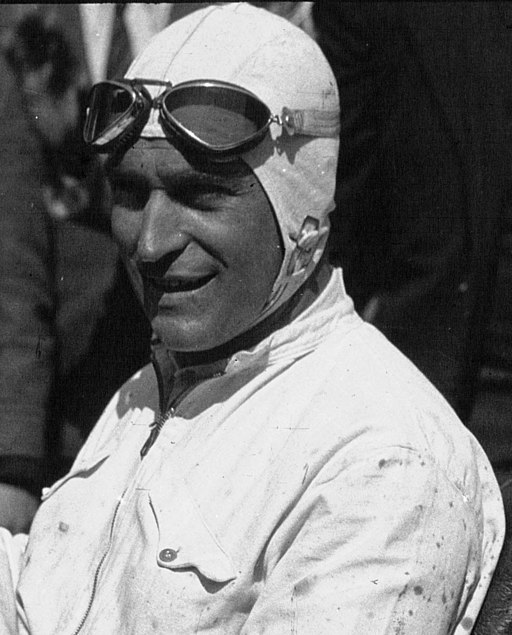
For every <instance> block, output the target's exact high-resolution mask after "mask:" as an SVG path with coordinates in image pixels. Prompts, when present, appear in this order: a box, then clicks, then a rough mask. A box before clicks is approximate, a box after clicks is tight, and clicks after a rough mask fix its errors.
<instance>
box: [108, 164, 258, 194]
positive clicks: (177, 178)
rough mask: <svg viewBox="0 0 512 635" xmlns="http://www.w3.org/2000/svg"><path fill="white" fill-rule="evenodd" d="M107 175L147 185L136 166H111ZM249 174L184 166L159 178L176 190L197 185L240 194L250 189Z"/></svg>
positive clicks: (111, 177) (145, 179)
mask: <svg viewBox="0 0 512 635" xmlns="http://www.w3.org/2000/svg"><path fill="white" fill-rule="evenodd" d="M108 176H109V178H110V179H112V180H113V181H118V182H122V183H128V182H130V183H132V184H140V185H141V186H143V185H145V186H146V187H147V185H148V179H147V177H146V176H145V175H144V174H143V173H141V172H140V170H138V169H136V168H131V167H129V166H127V167H122V166H116V167H112V168H111V169H110V170H109V171H108ZM250 176H251V175H250V174H247V173H245V174H242V173H238V174H237V173H235V174H233V173H231V174H228V173H222V174H216V173H214V172H210V171H208V172H205V171H198V170H195V169H193V168H190V169H189V168H184V169H183V170H180V171H179V172H172V173H171V174H169V175H166V174H165V173H161V174H160V180H161V181H162V183H163V184H164V185H166V186H169V187H172V188H173V189H174V188H175V189H176V190H178V191H179V190H183V189H188V188H191V187H199V188H202V189H206V188H215V189H216V190H218V191H222V192H225V193H227V194H240V193H242V192H245V191H247V190H249V189H250V187H251V183H250V182H249V181H250V179H249V178H248V177H250Z"/></svg>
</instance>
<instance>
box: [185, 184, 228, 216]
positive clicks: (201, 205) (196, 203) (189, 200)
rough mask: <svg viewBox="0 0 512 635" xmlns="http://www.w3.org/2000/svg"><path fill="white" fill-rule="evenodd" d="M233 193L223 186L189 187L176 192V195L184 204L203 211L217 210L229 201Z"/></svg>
mask: <svg viewBox="0 0 512 635" xmlns="http://www.w3.org/2000/svg"><path fill="white" fill-rule="evenodd" d="M231 195H232V194H231V193H230V192H227V191H226V190H225V189H223V188H210V187H208V188H204V187H196V188H187V189H185V190H182V191H179V192H174V197H175V198H177V199H178V200H180V201H181V202H182V203H183V204H185V205H188V206H189V207H193V208H195V209H199V210H203V211H215V210H216V209H219V208H222V207H224V206H225V205H226V203H227V202H228V199H229V198H230V196H231Z"/></svg>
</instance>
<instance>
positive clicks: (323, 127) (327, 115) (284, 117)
mask: <svg viewBox="0 0 512 635" xmlns="http://www.w3.org/2000/svg"><path fill="white" fill-rule="evenodd" d="M281 123H282V126H283V128H284V129H285V130H286V132H287V133H288V134H289V135H296V134H301V135H306V136H309V137H337V136H338V134H339V132H340V118H339V112H338V111H337V110H315V109H310V110H306V109H305V110H293V109H291V108H283V111H282V114H281Z"/></svg>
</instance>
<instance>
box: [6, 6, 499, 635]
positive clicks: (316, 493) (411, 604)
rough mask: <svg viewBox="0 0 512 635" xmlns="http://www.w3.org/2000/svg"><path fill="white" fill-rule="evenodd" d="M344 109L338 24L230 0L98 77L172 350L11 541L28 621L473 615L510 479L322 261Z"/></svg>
mask: <svg viewBox="0 0 512 635" xmlns="http://www.w3.org/2000/svg"><path fill="white" fill-rule="evenodd" d="M338 115H339V113H338V98H337V93H336V87H335V82H334V78H333V76H332V73H331V70H330V68H329V67H328V65H327V63H326V61H325V59H324V58H323V57H322V54H321V53H320V51H319V49H318V48H317V46H316V45H315V44H314V42H313V41H312V40H310V39H309V37H308V36H306V35H305V34H304V33H302V32H301V31H299V30H298V29H296V28H295V27H293V26H291V25H290V24H288V23H287V22H286V21H284V20H282V19H280V18H278V17H276V16H273V15H271V14H269V13H267V12H266V11H264V10H261V9H255V8H253V7H250V6H247V5H240V4H231V3H230V4H227V5H215V6H210V7H208V8H206V9H203V10H199V11H197V12H196V13H194V14H192V15H191V16H189V17H187V18H185V19H183V20H181V21H179V22H177V23H175V24H174V25H172V26H171V27H169V29H167V30H166V31H164V32H162V34H161V35H159V36H157V37H156V38H155V39H154V40H153V41H152V43H151V44H150V46H149V47H148V49H147V50H146V51H145V52H144V53H143V54H142V55H141V56H140V57H139V58H137V60H136V61H135V62H134V64H133V65H132V67H131V69H130V70H129V72H128V75H127V78H125V79H123V80H120V81H116V82H104V83H101V84H99V85H97V86H96V87H95V88H94V90H93V92H92V94H91V100H90V107H89V111H88V116H87V122H86V127H85V137H86V140H87V141H88V143H90V144H91V146H93V147H94V148H96V150H98V151H100V152H102V153H104V154H105V155H106V157H107V167H108V173H109V180H110V185H111V189H112V197H113V217H112V225H113V231H114V235H115V237H116V239H117V241H118V242H119V245H120V247H121V250H122V253H123V254H124V258H125V261H126V265H127V267H128V269H129V272H130V275H131V278H132V281H133V284H134V286H135V288H136V290H137V293H138V295H139V297H140V300H141V302H142V304H143V306H144V309H145V311H146V314H147V316H148V319H149V320H150V322H151V325H152V328H153V342H152V350H153V365H152V366H149V367H147V368H144V369H142V370H141V371H140V372H139V373H138V374H137V375H135V376H134V377H133V378H132V379H131V380H130V381H129V382H128V383H127V384H126V385H124V386H123V387H122V388H121V389H120V391H119V392H118V393H117V394H116V395H115V396H114V398H113V399H112V401H111V403H110V405H109V406H108V408H107V409H106V411H105V412H104V414H103V416H102V417H101V419H100V421H99V422H98V424H97V426H96V427H95V429H94V430H93V432H92V434H91V436H90V437H89V439H88V441H87V443H86V444H85V446H84V448H83V449H82V451H81V452H80V454H79V456H78V458H77V460H76V462H75V464H74V466H73V468H72V470H71V472H70V473H69V474H68V475H67V476H66V477H64V478H63V479H61V480H60V481H58V482H57V483H55V484H54V485H53V486H52V487H51V488H49V489H48V490H47V491H45V492H44V494H43V500H44V503H43V504H42V506H41V508H40V510H39V511H38V514H37V516H36V518H35V520H34V523H33V526H32V530H31V533H30V536H29V538H28V542H27V544H26V545H25V544H24V543H25V540H24V538H23V537H15V538H14V539H12V538H11V537H10V536H9V534H7V533H6V532H5V531H4V533H1V534H0V538H1V539H2V541H3V543H2V544H3V549H2V550H0V574H1V575H2V576H3V580H2V581H1V582H2V589H8V588H9V587H11V588H13V589H14V588H15V589H16V596H14V595H12V596H10V595H9V594H8V593H3V595H2V599H1V602H2V603H3V607H4V608H3V612H2V613H1V616H2V619H3V620H4V624H5V630H6V632H11V633H17V632H20V633H25V634H26V633H34V634H36V633H37V634H55V635H57V634H59V635H60V634H62V633H70V634H71V633H75V634H78V633H81V634H83V635H85V634H86V633H87V634H90V635H92V634H98V633H108V634H110V633H112V634H114V633H116V634H117V633H127V634H128V633H133V634H137V635H140V634H144V633H179V634H182V633H198V632H208V633H218V634H226V633H233V634H234V633H246V634H249V633H250V634H253V633H275V634H276V635H281V634H282V633H287V632H292V633H305V634H310V633H315V632H318V633H322V634H324V633H343V634H360V633H364V634H366V633H369V634H372V635H373V634H376V635H379V634H381V633H382V634H383V633H401V634H402V635H403V634H410V635H418V633H429V635H435V634H445V633H453V632H455V633H458V634H462V633H468V632H470V631H471V629H472V625H473V623H474V619H475V617H476V615H477V613H478V610H479V608H480V606H481V603H482V601H483V598H484V596H485V592H486V589H487V587H488V584H489V581H490V578H491V576H492V572H493V570H494V567H495V564H496V560H497V557H498V555H499V552H500V548H501V542H502V539H503V532H504V524H503V511H502V505H501V499H500V494H499V490H498V487H497V484H496V481H495V479H494V477H493V475H492V472H491V469H490V467H489V463H488V461H487V459H486V457H485V455H484V453H483V452H482V450H481V448H480V447H479V446H478V444H477V442H476V441H475V440H474V438H473V437H472V436H471V435H470V434H469V433H468V432H467V431H466V430H465V429H464V427H463V426H462V424H461V423H460V422H459V421H458V419H457V418H456V416H455V415H454V413H453V411H452V410H451V409H450V408H449V406H448V405H447V404H446V402H445V401H444V400H443V399H442V397H441V396H440V395H439V394H438V393H437V392H436V390H435V389H434V388H433V387H432V386H431V385H430V384H429V383H428V381H427V380H426V379H425V378H424V377H423V376H422V375H421V374H420V373H419V372H418V371H417V370H416V369H415V368H414V367H413V366H412V364H411V363H410V362H409V361H408V360H407V359H405V358H404V357H403V356H402V355H401V354H400V353H399V352H398V351H397V350H396V349H395V348H394V347H393V346H392V345H391V344H390V343H389V342H387V341H386V339H385V338H384V337H383V336H382V335H380V334H379V332H378V331H376V330H375V329H374V328H373V327H371V326H369V325H367V324H365V323H364V322H363V321H362V320H361V319H360V318H359V317H358V316H357V315H356V314H355V312H354V309H353V304H352V301H351V299H350V298H349V296H348V295H347V294H346V292H345V290H344V287H343V282H342V275H341V271H339V270H333V269H331V267H330V266H329V264H328V263H327V260H326V257H325V255H324V254H323V251H324V247H325V243H326V239H327V234H328V231H329V221H328V214H329V212H330V210H331V209H332V195H333V191H334V184H335V172H336V160H335V158H336V156H337V151H338V137H337V135H338V127H337V122H338ZM112 363H115V360H112ZM18 554H19V557H18ZM43 589H44V592H43ZM15 598H16V601H15Z"/></svg>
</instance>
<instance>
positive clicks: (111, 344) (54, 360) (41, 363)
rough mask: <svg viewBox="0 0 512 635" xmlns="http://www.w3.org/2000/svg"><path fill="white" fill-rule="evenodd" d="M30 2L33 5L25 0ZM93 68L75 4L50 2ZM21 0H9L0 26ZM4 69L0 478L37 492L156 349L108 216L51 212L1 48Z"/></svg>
mask: <svg viewBox="0 0 512 635" xmlns="http://www.w3.org/2000/svg"><path fill="white" fill-rule="evenodd" d="M27 10H29V9H27ZM43 10H44V11H52V12H53V14H54V18H55V24H56V25H57V28H58V29H62V32H63V33H64V34H65V37H66V38H67V40H68V42H69V43H70V46H72V48H73V51H74V52H75V54H76V56H77V59H78V61H79V65H80V69H81V70H80V72H83V70H84V69H85V61H84V51H83V45H82V39H81V31H80V23H79V14H78V7H77V5H47V6H46V7H44V8H43ZM19 12H20V6H19V5H12V6H11V5H4V6H3V7H2V8H1V13H0V16H1V25H2V27H3V31H4V32H5V29H6V28H8V27H11V26H12V24H13V23H14V22H15V20H16V19H17V18H18V17H19ZM0 77H1V83H2V97H1V102H0V147H1V148H2V153H1V157H0V482H4V483H11V484H15V485H19V486H22V487H25V488H27V489H29V490H30V491H33V492H34V493H36V494H39V492H40V488H41V486H42V485H44V484H45V483H47V482H48V481H51V480H53V479H54V478H56V477H57V476H58V475H59V474H61V473H62V472H64V471H65V470H67V468H68V467H69V462H70V461H71V460H72V459H73V457H74V455H75V454H76V452H77V450H78V449H79V447H80V445H81V443H82V442H83V440H84V438H85V436H86V435H87V433H88V432H89V430H90V428H91V427H92V425H93V424H94V423H95V421H96V419H97V418H98V416H99V415H100V413H101V411H102V409H103V408H104V406H105V405H106V403H107V401H108V400H109V399H110V397H111V396H112V394H113V393H114V391H115V390H116V389H117V388H118V387H119V385H121V384H122V382H124V381H125V380H126V379H127V378H128V377H129V376H130V375H131V374H132V373H134V372H135V371H136V370H137V369H138V368H140V367H141V366H142V365H143V364H144V363H146V361H147V360H148V357H149V354H148V342H149V326H148V324H147V321H146V319H145V318H144V316H143V313H142V310H141V309H140V307H139V304H138V302H137V300H136V299H135V297H134V295H133V292H132V290H131V287H130V285H129V283H128V280H127V276H126V274H125V272H124V269H123V267H122V265H121V263H120V262H119V259H118V255H117V249H116V247H115V245H114V243H113V242H112V240H111V238H110V237H109V235H108V233H107V232H106V231H105V223H104V222H103V223H100V222H98V223H95V221H94V210H90V213H91V215H92V216H91V218H92V220H91V222H86V223H83V222H82V223H76V222H58V221H55V220H53V219H52V218H50V216H49V215H48V214H47V213H46V210H45V208H44V205H43V202H42V198H41V185H42V184H43V183H45V182H48V180H49V179H51V178H52V174H51V170H52V166H51V164H50V163H51V161H50V162H49V158H50V159H51V157H49V154H48V152H47V151H44V150H43V148H42V146H41V143H40V139H38V137H37V135H35V134H34V131H33V130H32V129H31V127H30V126H29V125H28V122H27V118H26V115H25V113H24V112H23V109H22V106H21V96H20V91H19V87H18V86H17V83H16V81H15V78H14V77H13V75H12V74H11V72H10V70H9V68H8V66H7V65H6V63H5V60H3V59H2V60H1V65H0Z"/></svg>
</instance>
